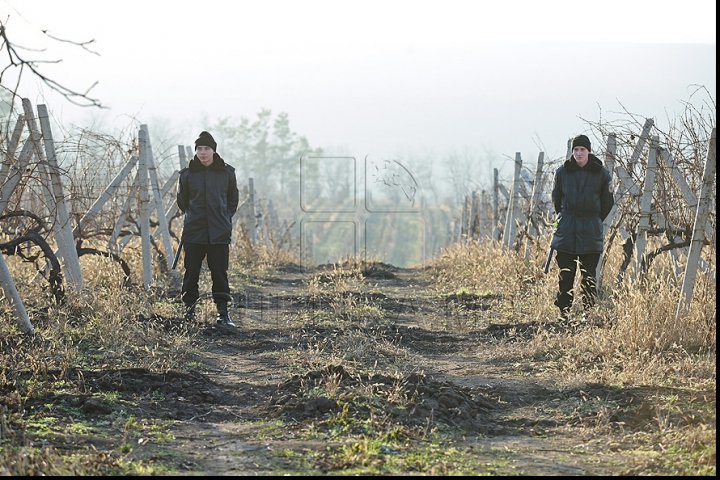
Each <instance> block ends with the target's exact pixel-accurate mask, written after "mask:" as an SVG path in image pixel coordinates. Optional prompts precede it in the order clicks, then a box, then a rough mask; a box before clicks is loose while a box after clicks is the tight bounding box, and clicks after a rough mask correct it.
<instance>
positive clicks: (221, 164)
mask: <svg viewBox="0 0 720 480" xmlns="http://www.w3.org/2000/svg"><path fill="white" fill-rule="evenodd" d="M188 168H189V169H190V171H191V172H200V171H203V170H205V168H207V169H208V170H225V160H223V159H222V158H220V155H218V154H217V153H213V162H212V164H210V166H209V167H205V166H204V165H203V164H202V163H200V159H199V158H198V157H197V155H195V156H194V157H193V158H192V160H190V165H188Z"/></svg>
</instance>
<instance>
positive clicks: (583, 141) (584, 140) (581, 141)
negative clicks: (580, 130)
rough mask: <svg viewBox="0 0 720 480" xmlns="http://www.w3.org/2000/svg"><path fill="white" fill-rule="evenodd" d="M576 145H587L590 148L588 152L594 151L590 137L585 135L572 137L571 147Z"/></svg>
mask: <svg viewBox="0 0 720 480" xmlns="http://www.w3.org/2000/svg"><path fill="white" fill-rule="evenodd" d="M575 147H585V148H587V149H588V152H592V148H590V139H589V138H588V137H586V136H585V135H578V136H577V137H575V138H573V139H572V144H571V146H570V149H571V150H572V149H573V148H575Z"/></svg>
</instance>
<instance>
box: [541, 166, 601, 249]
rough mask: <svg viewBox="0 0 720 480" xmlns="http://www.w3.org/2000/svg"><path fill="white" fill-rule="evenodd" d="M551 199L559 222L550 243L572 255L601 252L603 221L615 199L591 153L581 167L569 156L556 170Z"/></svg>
mask: <svg viewBox="0 0 720 480" xmlns="http://www.w3.org/2000/svg"><path fill="white" fill-rule="evenodd" d="M552 201H553V206H554V207H555V212H556V213H557V214H558V215H559V222H558V226H557V229H556V230H555V234H554V235H553V238H552V241H551V242H550V246H551V247H553V248H554V249H555V250H557V251H559V252H567V253H572V254H575V255H582V254H585V253H602V251H603V243H604V237H605V235H604V232H603V224H602V222H603V220H605V217H607V216H608V214H609V213H610V210H612V207H613V205H614V204H615V200H614V199H613V195H612V192H611V191H610V174H609V173H608V171H607V169H606V168H605V167H603V164H602V162H601V161H600V159H599V158H597V157H596V156H595V155H593V154H589V155H588V162H587V164H586V165H585V166H584V167H582V168H581V167H580V166H579V165H578V164H577V161H576V160H575V158H572V157H571V158H569V159H568V160H566V161H565V162H564V163H563V165H562V166H560V167H559V168H558V169H557V170H556V171H555V183H554V185H553V191H552Z"/></svg>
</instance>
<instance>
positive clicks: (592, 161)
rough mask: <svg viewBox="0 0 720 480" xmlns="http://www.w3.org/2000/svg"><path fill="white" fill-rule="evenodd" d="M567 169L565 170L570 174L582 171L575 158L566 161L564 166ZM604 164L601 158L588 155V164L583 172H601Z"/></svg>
mask: <svg viewBox="0 0 720 480" xmlns="http://www.w3.org/2000/svg"><path fill="white" fill-rule="evenodd" d="M563 166H564V167H565V170H566V171H568V172H577V171H578V170H580V166H579V165H578V164H577V161H576V160H575V158H574V157H570V158H568V159H567V160H565V163H564V164H563ZM602 166H603V165H602V162H601V161H600V159H599V158H597V157H596V156H595V155H593V154H592V153H591V154H589V155H588V162H587V164H586V165H585V166H584V167H583V170H587V171H589V172H593V173H597V172H599V171H600V170H602Z"/></svg>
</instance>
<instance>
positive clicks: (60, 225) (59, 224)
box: [22, 98, 85, 291]
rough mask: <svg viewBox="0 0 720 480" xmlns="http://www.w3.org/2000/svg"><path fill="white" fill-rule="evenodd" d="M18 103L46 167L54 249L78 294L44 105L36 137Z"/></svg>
mask: <svg viewBox="0 0 720 480" xmlns="http://www.w3.org/2000/svg"><path fill="white" fill-rule="evenodd" d="M22 103H23V109H24V111H25V119H26V121H27V124H28V127H29V129H30V135H31V138H32V140H33V143H35V146H36V153H37V155H38V158H39V159H40V162H41V163H45V164H46V166H47V169H46V171H47V174H48V176H49V177H50V183H51V185H52V195H50V194H48V200H50V201H52V202H54V203H51V204H50V206H54V208H55V213H56V216H57V218H56V221H55V222H53V230H54V232H55V241H56V243H57V246H58V252H59V255H58V256H59V257H61V258H62V260H63V263H62V265H63V269H64V273H65V278H66V280H67V282H68V284H69V285H71V286H72V287H73V288H75V290H77V291H81V290H82V289H84V287H85V285H84V283H83V278H82V270H81V269H80V260H79V259H78V254H77V249H76V248H75V238H74V237H73V232H72V225H71V224H70V214H69V213H68V208H67V204H66V203H65V194H64V193H63V187H62V182H61V179H60V167H59V166H58V163H57V157H56V155H55V144H54V143H53V138H52V132H51V130H50V122H49V120H48V111H47V108H46V107H45V105H38V113H39V117H40V122H41V128H42V133H40V132H39V131H38V130H37V127H36V125H35V118H34V116H33V110H32V105H31V104H30V101H29V100H28V99H26V98H24V99H23V101H22ZM41 137H42V138H43V141H44V147H45V151H44V152H43V150H42V149H40V148H39V140H40V138H41Z"/></svg>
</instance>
